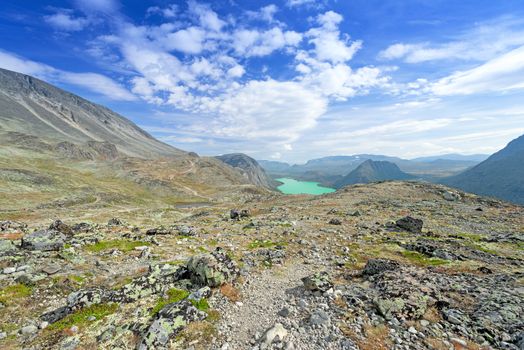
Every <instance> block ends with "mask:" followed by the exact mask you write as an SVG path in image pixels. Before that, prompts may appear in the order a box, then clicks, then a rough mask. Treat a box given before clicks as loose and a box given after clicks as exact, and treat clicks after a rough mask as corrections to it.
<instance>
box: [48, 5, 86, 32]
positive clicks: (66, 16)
mask: <svg viewBox="0 0 524 350" xmlns="http://www.w3.org/2000/svg"><path fill="white" fill-rule="evenodd" d="M44 20H45V21H46V23H48V24H49V25H51V26H52V27H54V28H55V29H58V30H63V31H68V32H75V31H80V30H82V29H84V28H85V27H86V26H87V25H89V20H88V19H87V18H85V17H74V16H73V14H72V11H70V10H59V11H58V12H57V13H55V14H52V15H49V16H44Z"/></svg>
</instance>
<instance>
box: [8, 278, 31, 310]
mask: <svg viewBox="0 0 524 350" xmlns="http://www.w3.org/2000/svg"><path fill="white" fill-rule="evenodd" d="M31 293H32V288H31V287H30V286H26V285H25V284H21V283H19V284H13V285H11V286H7V287H5V288H3V289H0V303H2V304H4V305H8V304H9V303H10V302H11V301H14V300H16V299H21V298H26V297H28V296H30V295H31Z"/></svg>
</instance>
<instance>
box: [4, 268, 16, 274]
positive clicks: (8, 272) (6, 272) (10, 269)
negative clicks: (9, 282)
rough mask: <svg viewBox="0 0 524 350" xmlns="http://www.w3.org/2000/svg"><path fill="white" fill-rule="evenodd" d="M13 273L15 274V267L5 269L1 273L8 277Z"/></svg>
mask: <svg viewBox="0 0 524 350" xmlns="http://www.w3.org/2000/svg"><path fill="white" fill-rule="evenodd" d="M14 272H16V267H6V268H4V271H3V273H4V274H6V275H10V274H12V273H14Z"/></svg>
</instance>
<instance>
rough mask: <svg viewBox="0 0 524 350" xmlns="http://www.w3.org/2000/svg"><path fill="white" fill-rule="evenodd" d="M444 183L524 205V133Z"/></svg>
mask: <svg viewBox="0 0 524 350" xmlns="http://www.w3.org/2000/svg"><path fill="white" fill-rule="evenodd" d="M442 183H443V184H446V185H449V186H453V187H457V188H460V189H462V190H464V191H468V192H473V193H476V194H480V195H487V196H492V197H497V198H501V199H505V200H507V201H510V202H514V203H519V204H523V205H524V135H522V136H520V137H518V138H516V139H515V140H513V141H511V142H510V143H508V145H507V146H506V147H505V148H503V149H502V150H500V151H498V152H497V153H495V154H493V155H492V156H490V157H489V158H488V159H486V160H485V161H483V162H482V163H480V164H478V165H476V166H475V167H473V168H471V169H469V170H466V171H465V172H463V173H461V174H459V175H456V176H453V177H450V178H447V179H444V180H443V181H442Z"/></svg>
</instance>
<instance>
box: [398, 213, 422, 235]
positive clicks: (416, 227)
mask: <svg viewBox="0 0 524 350" xmlns="http://www.w3.org/2000/svg"><path fill="white" fill-rule="evenodd" d="M395 224H396V225H397V227H399V228H401V229H403V230H406V231H408V232H411V233H421V232H422V226H423V225H424V221H422V220H420V219H415V218H413V217H411V216H406V217H403V218H402V219H398V220H397V221H396V222H395Z"/></svg>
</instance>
